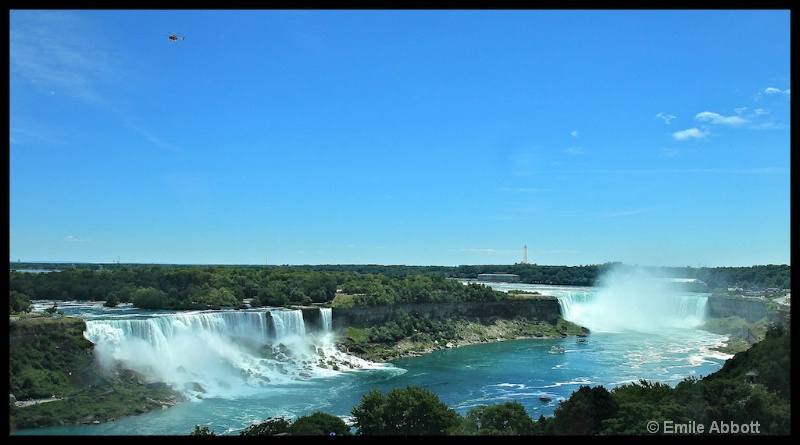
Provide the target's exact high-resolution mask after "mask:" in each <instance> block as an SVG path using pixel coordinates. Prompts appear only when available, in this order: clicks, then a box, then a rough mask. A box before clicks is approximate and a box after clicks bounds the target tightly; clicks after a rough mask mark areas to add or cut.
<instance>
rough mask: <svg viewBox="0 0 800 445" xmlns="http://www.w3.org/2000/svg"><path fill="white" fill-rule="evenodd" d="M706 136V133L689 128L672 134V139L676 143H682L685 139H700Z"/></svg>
mask: <svg viewBox="0 0 800 445" xmlns="http://www.w3.org/2000/svg"><path fill="white" fill-rule="evenodd" d="M706 136H708V132H707V131H703V130H700V129H699V128H689V129H688V130H681V131H676V132H675V133H672V137H673V139H675V140H678V141H684V140H686V139H692V138H694V139H702V138H704V137H706Z"/></svg>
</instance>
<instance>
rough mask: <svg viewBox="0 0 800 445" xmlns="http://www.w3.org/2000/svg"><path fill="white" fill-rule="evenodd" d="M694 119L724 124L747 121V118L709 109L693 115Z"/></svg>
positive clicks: (738, 123)
mask: <svg viewBox="0 0 800 445" xmlns="http://www.w3.org/2000/svg"><path fill="white" fill-rule="evenodd" d="M694 118H695V120H698V121H701V122H711V123H712V124H724V125H741V124H744V123H746V122H747V120H745V119H742V118H741V117H739V116H723V115H721V114H719V113H714V112H711V111H703V112H701V113H697V116H695V117H694Z"/></svg>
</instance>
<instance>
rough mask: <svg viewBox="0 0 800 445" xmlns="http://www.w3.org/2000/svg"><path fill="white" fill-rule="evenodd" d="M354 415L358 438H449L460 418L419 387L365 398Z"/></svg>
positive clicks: (437, 398) (434, 396)
mask: <svg viewBox="0 0 800 445" xmlns="http://www.w3.org/2000/svg"><path fill="white" fill-rule="evenodd" d="M351 414H352V415H353V417H354V418H355V422H354V424H355V427H356V428H357V431H358V433H357V434H358V435H362V436H371V435H402V436H419V435H423V436H435V435H446V434H448V433H450V432H451V431H452V430H453V429H454V428H456V427H457V426H459V424H460V423H461V416H460V415H459V414H458V413H457V412H456V411H455V410H453V409H452V408H449V407H448V406H447V405H445V404H444V403H442V402H441V401H440V400H439V397H438V396H437V395H436V394H434V393H432V392H430V391H428V390H426V389H424V388H421V387H418V386H407V387H406V388H404V389H403V388H394V389H392V390H390V391H389V392H388V393H387V394H386V396H385V397H384V396H383V394H381V393H380V392H379V391H377V390H372V391H370V392H369V394H367V395H365V396H364V397H363V399H362V401H361V403H359V404H358V405H357V406H356V407H354V408H353V410H352V411H351Z"/></svg>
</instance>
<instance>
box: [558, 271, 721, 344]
mask: <svg viewBox="0 0 800 445" xmlns="http://www.w3.org/2000/svg"><path fill="white" fill-rule="evenodd" d="M555 296H556V297H557V298H558V299H559V303H560V305H561V310H562V311H561V312H562V316H563V317H564V319H566V320H568V321H571V322H573V323H576V324H578V325H581V326H585V327H587V328H589V329H590V330H599V331H631V330H633V331H647V330H652V329H658V328H664V327H670V328H695V327H697V326H699V325H701V324H702V323H704V322H705V321H706V319H707V314H706V304H707V302H708V294H704V293H693V292H683V291H679V290H677V289H676V287H675V286H674V283H673V282H672V281H671V280H669V279H663V278H659V277H653V276H651V275H649V274H648V273H647V272H645V271H643V270H640V269H630V270H627V269H626V270H622V269H620V270H612V271H610V272H609V273H608V274H606V275H605V276H603V277H602V278H601V280H600V284H599V285H598V286H596V288H595V290H594V291H593V292H591V294H589V293H576V294H574V295H570V294H566V293H561V294H560V295H555Z"/></svg>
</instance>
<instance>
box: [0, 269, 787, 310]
mask: <svg viewBox="0 0 800 445" xmlns="http://www.w3.org/2000/svg"><path fill="white" fill-rule="evenodd" d="M10 265H11V271H10V277H9V278H10V279H9V293H10V305H11V308H12V312H15V311H20V310H21V309H23V308H24V307H25V304H26V301H30V300H63V301H67V300H87V301H108V304H109V305H110V306H115V305H116V304H119V303H133V304H134V305H135V306H137V307H141V308H148V309H198V308H218V307H239V306H241V305H242V304H243V301H244V300H245V299H250V300H251V305H253V306H259V305H262V306H286V305H307V304H311V303H321V304H324V303H329V302H331V301H332V300H333V299H334V298H335V297H336V295H337V293H339V292H341V293H346V294H352V295H355V296H356V297H355V299H354V301H353V303H354V304H357V305H364V306H377V305H386V304H400V303H422V302H444V301H450V302H454V301H456V302H457V301H493V300H497V299H502V298H505V296H504V295H503V294H502V293H499V292H494V291H492V290H490V289H487V288H485V287H481V286H471V287H470V286H467V287H464V286H461V285H459V283H457V282H456V281H454V280H475V279H477V277H478V275H479V274H483V273H511V274H516V275H518V276H519V277H520V281H521V282H523V283H533V284H553V285H581V286H590V285H594V284H596V282H597V280H598V278H599V277H601V276H602V274H603V273H605V272H606V271H608V270H609V269H610V268H612V267H617V268H618V267H625V265H622V264H620V263H606V264H602V265H587V266H540V265H536V264H513V265H506V266H500V265H482V266H480V265H474V266H471V265H470V266H467V265H465V266H454V267H446V266H403V265H397V266H392V265H390V266H382V265H369V264H368V265H307V266H220V265H216V266H215V265H207V266H192V265H136V264H131V265H126V264H110V265H98V264H79V265H77V264H76V265H74V266H75V267H72V265H64V264H46V263H45V264H43V263H11V264H10ZM36 268H46V269H55V270H59V271H58V272H50V273H30V272H21V271H22V270H26V269H36ZM644 269H645V270H648V271H650V272H651V273H653V274H657V276H669V277H680V278H696V279H698V280H701V281H703V282H704V283H706V285H707V287H708V289H710V290H714V289H720V290H725V289H726V288H728V287H741V288H743V289H764V288H780V289H791V269H790V267H789V266H788V265H765V266H751V267H722V268H691V267H685V268H675V267H658V268H644Z"/></svg>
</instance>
